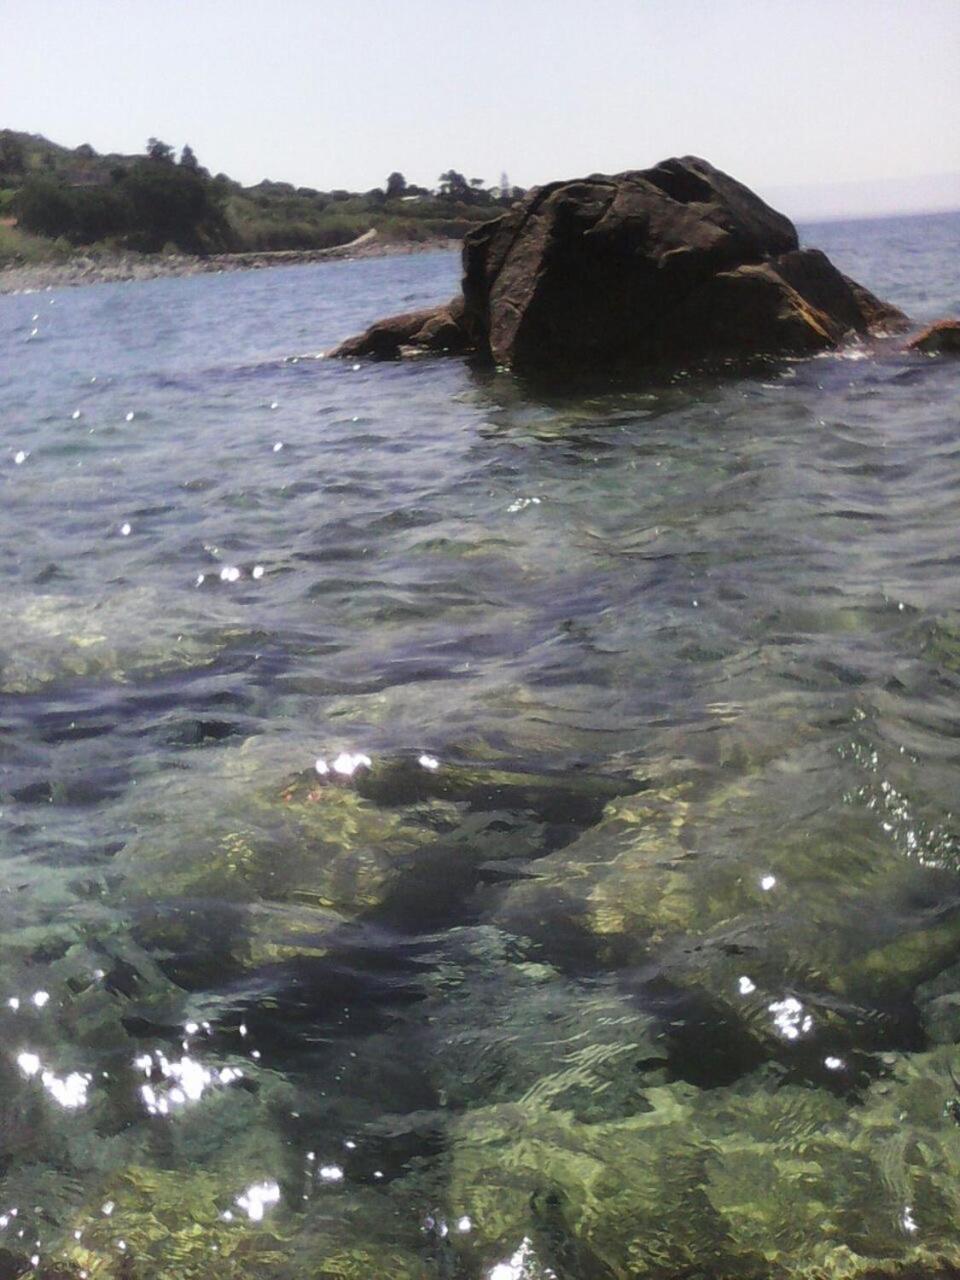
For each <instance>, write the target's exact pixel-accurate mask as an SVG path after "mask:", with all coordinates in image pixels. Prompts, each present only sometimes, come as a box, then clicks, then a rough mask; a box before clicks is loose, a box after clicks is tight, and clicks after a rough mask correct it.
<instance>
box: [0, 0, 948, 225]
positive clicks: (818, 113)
mask: <svg viewBox="0 0 960 1280" xmlns="http://www.w3.org/2000/svg"><path fill="white" fill-rule="evenodd" d="M0 33H2V44H0V126H7V127H10V128H15V129H23V130H27V131H29V132H32V133H43V134H45V135H46V136H47V137H49V138H52V139H53V140H55V141H58V142H63V143H65V144H67V145H70V146H75V145H77V144H78V143H80V142H90V143H92V144H93V146H94V147H96V148H97V150H98V151H109V150H117V151H138V150H141V149H142V148H143V145H144V142H145V140H146V138H147V137H148V136H149V135H156V136H158V137H160V138H163V139H164V140H165V141H167V142H170V143H172V144H174V145H176V146H178V147H179V146H180V145H182V144H183V143H184V142H189V143H190V144H191V146H192V147H193V148H194V150H195V151H196V153H197V155H198V157H199V158H200V160H201V162H202V163H204V164H206V165H207V166H208V167H209V168H211V169H212V170H213V171H214V172H216V171H221V170H222V171H224V172H226V173H229V174H230V175H231V176H232V177H236V178H238V179H240V180H241V181H243V182H245V183H250V182H256V181H259V179H260V178H263V177H270V178H274V179H285V180H288V181H292V182H294V183H297V184H300V185H307V186H314V187H320V188H331V187H347V188H350V189H357V190H365V189H367V188H369V187H372V186H375V185H379V184H381V183H382V182H383V181H384V179H385V178H386V176H387V174H388V173H389V172H390V171H391V170H393V169H400V170H401V171H402V172H403V173H404V174H405V175H406V177H407V179H408V180H409V181H415V182H420V183H424V184H426V185H430V186H433V185H435V183H436V180H437V177H438V175H439V174H440V173H441V172H442V171H443V170H444V169H447V168H450V167H451V166H453V167H454V168H456V169H459V170H461V171H462V172H463V173H465V174H466V176H467V177H468V178H473V177H481V178H484V179H485V180H486V181H487V182H488V183H495V182H497V181H498V180H499V177H500V174H501V172H502V171H506V172H507V173H508V174H509V176H510V179H511V181H512V182H514V183H519V184H521V185H523V186H527V185H531V184H533V183H536V182H542V181H547V180H549V179H551V178H556V177H570V176H575V175H579V174H582V173H589V172H596V171H605V172H616V171H619V170H622V169H627V168H638V167H642V166H644V165H648V164H651V163H654V162H655V161H657V160H659V159H662V158H663V157H665V156H668V155H677V154H684V153H688V152H692V153H695V154H698V155H702V156H704V157H706V158H707V159H708V160H710V161H712V162H713V163H714V164H716V165H718V166H719V167H721V168H724V169H726V170H728V171H729V172H731V173H733V174H734V175H735V176H736V177H738V178H740V179H741V180H743V181H745V182H747V183H748V184H749V185H750V186H752V187H754V188H756V189H758V190H759V191H760V192H761V193H762V194H769V193H771V192H773V193H779V192H780V191H781V190H782V189H783V188H793V187H803V186H807V185H810V184H834V185H835V184H844V183H854V184H856V183H858V182H863V181H868V180H870V181H872V180H876V179H896V180H900V182H901V184H902V183H903V182H904V181H906V187H905V189H904V190H905V191H906V196H905V199H907V201H908V203H909V201H910V198H911V193H913V194H914V195H916V196H917V199H916V200H914V203H920V204H922V203H923V199H922V191H923V190H924V189H925V188H924V186H923V183H922V181H920V180H921V179H924V178H925V177H926V176H928V175H944V174H949V173H958V174H960V0H576V2H574V0H353V3H344V2H342V0H271V2H270V3H267V2H265V0H0ZM858 190H859V188H856V187H855V186H854V187H849V188H846V187H845V188H840V193H839V194H838V195H836V196H835V197H833V198H834V202H835V203H836V202H839V203H840V204H843V203H844V201H846V202H847V203H850V202H851V201H852V202H853V206H856V204H857V201H858V200H860V201H861V203H862V201H863V199H864V196H863V192H862V191H861V192H860V195H859V196H858V195H857V191H858ZM958 190H960V188H958ZM844 192H845V193H846V194H844ZM837 211H838V212H840V211H842V210H837Z"/></svg>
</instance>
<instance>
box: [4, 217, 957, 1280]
mask: <svg viewBox="0 0 960 1280" xmlns="http://www.w3.org/2000/svg"><path fill="white" fill-rule="evenodd" d="M807 238H808V239H810V240H811V241H812V242H814V243H817V244H819V245H820V246H821V247H823V248H824V249H826V250H827V251H828V252H829V253H831V255H832V256H833V257H834V259H835V260H836V261H837V263H838V265H840V266H841V268H843V269H846V270H848V271H849V272H850V273H851V274H853V275H855V276H856V277H857V278H859V279H861V280H863V281H864V282H865V283H866V284H868V285H869V286H870V287H872V288H874V289H875V290H876V291H877V292H879V293H881V294H882V295H884V296H886V297H890V298H891V299H892V300H893V301H896V302H898V303H899V304H900V305H901V306H904V307H905V308H906V309H907V310H908V311H909V312H910V313H911V315H912V316H914V317H915V318H916V319H917V320H918V321H919V320H926V319H933V318H935V317H937V316H939V315H944V314H950V313H958V312H960V293H958V279H957V275H956V249H957V242H958V238H960V215H950V216H941V217H931V218H913V219H901V220H891V221H884V222H876V223H859V224H853V223H848V224H834V225H829V226H822V227H819V228H815V229H813V228H811V229H810V231H809V235H808V237H807ZM457 275H458V263H457V261H456V259H455V258H454V257H453V256H451V255H425V256H422V257H414V258H403V259H393V260H380V261H366V262H356V263H336V264H328V265H323V266H316V267H299V268H289V269H286V270H278V271H270V272H263V273H250V274H244V275H225V276H220V277H216V276H200V277H195V278H192V279H182V280H159V281H154V282H151V283H147V284H130V285H104V286H93V287H90V288H86V289H78V290H73V291H69V290H63V291H56V292H42V293H36V294H28V295H19V296H11V297H6V298H2V299H0V343H2V349H3V351H4V353H5V360H4V364H3V368H2V369H0V405H2V411H0V412H2V424H3V431H2V441H0V449H2V454H0V548H2V558H0V619H2V627H0V841H2V846H0V852H2V860H0V975H2V977H0V982H2V989H0V1276H4V1277H6V1276H11V1277H14V1276H19V1275H21V1274H24V1273H27V1272H29V1273H31V1274H39V1275H42V1276H47V1277H49V1278H50V1280H53V1278H54V1277H58V1278H61V1280H62V1278H63V1277H70V1278H74V1277H77V1278H82V1277H84V1276H89V1277H116V1278H117V1280H134V1278H137V1280H139V1278H142V1280H148V1278H152V1277H171V1280H173V1278H179V1277H211V1278H212V1277H218V1278H220V1277H237V1278H238V1280H239V1277H244V1278H245V1280H247V1278H249V1277H277V1278H279V1277H308V1276H309V1277H338V1278H341V1277H342V1278H344V1280H348V1278H350V1280H352V1278H354V1277H355V1278H357V1280H360V1278H361V1277H362V1278H368V1277H374V1276H376V1277H379V1276H383V1277H401V1278H403V1277H409V1278H414V1277H427V1278H429V1277H463V1278H464V1280H471V1278H475V1277H490V1278H491V1280H511V1278H512V1280H519V1278H520V1277H530V1278H534V1277H536V1278H538V1280H545V1278H546V1277H551V1276H556V1277H559V1278H560V1280H581V1278H583V1280H594V1278H596V1280H609V1278H610V1277H628V1276H635V1275H646V1274H650V1275H654V1276H660V1275H662V1276H677V1275H688V1276H704V1277H708V1276H727V1275H731V1276H732V1275H736V1276H738V1277H749V1276H757V1277H761V1276H768V1275H769V1276H774V1275H776V1276H783V1275H786V1274H790V1275H794V1274H811V1275H813V1274H816V1275H818V1276H821V1275H823V1274H825V1273H826V1274H836V1275H844V1276H856V1275H860V1274H863V1275H867V1274H874V1273H878V1269H884V1268H886V1269H893V1270H896V1269H898V1268H901V1267H904V1266H907V1265H910V1264H916V1263H919V1264H923V1265H926V1266H929V1267H931V1268H936V1267H942V1268H944V1269H946V1268H948V1267H949V1266H951V1265H953V1266H957V1265H960V1246H958V1244H957V1233H956V1222H957V1215H958V1212H960V1052H958V1050H957V1047H956V1043H957V1041H958V1040H960V819H958V818H957V816H956V814H955V812H954V809H955V805H956V796H957V781H958V776H960V775H958V746H957V743H958V739H960V594H958V588H957V581H958V578H957V569H958V563H960V551H958V543H957V528H958V516H960V438H958V426H960V380H958V366H957V364H956V362H952V363H951V362H950V361H949V360H946V359H930V358H924V357H918V356H905V355H902V354H897V353H896V351H895V350H892V349H886V350H884V349H881V350H880V351H879V352H867V351H865V350H863V349H861V348H858V347H852V348H850V349H848V350H846V351H845V352H843V353H841V354H840V355H836V356H833V355H832V356H828V357H824V358H819V359H814V360H808V361H799V362H779V363H772V364H769V365H767V366H765V367H763V368H760V369H758V370H754V371H753V372H751V373H750V374H749V375H742V374H734V373H731V374H729V375H728V376H725V377H720V376H711V377H709V378H708V377H703V376H700V377H696V376H692V375H691V376H678V377H676V378H674V379H672V380H670V381H666V380H665V381H663V382H662V383H660V384H658V385H656V386H654V387H646V388H644V387H639V388H638V387H636V386H625V385H622V384H616V385H610V384H608V383H604V382H602V381H599V380H598V381H597V382H596V383H594V384H591V385H576V386H575V385H571V384H569V383H568V384H565V385H561V386H553V387H545V386H542V385H532V384H527V383H525V382H524V381H522V380H520V379H517V378H515V377H512V376H510V375H507V374H502V373H492V372H487V371H482V370H472V369H471V368H469V367H468V366H467V365H465V364H464V363H463V362H461V361H459V360H447V361H442V360H441V361H423V362H418V363H411V364H406V365H395V366H394V365H363V366H351V365H350V364H341V363H332V362H328V361H325V360H324V359H322V358H320V357H319V355H318V354H317V353H319V352H321V351H322V350H323V349H324V348H325V347H328V346H330V345H331V344H332V343H333V342H334V341H336V340H338V339H339V338H341V337H343V336H345V335H347V334H349V333H352V332H354V331H356V330H357V329H359V328H361V327H362V326H363V325H364V324H366V323H367V322H368V321H369V320H371V319H373V318H375V317H376V316H378V315H380V314H382V313H384V312H388V311H392V310H398V311H399V310H407V309H412V308H413V307H415V306H418V305H423V304H426V303H429V302H431V301H434V300H437V299H440V298H443V297H445V296H447V295H449V294H451V293H452V292H453V291H454V289H455V288H456V283H457Z"/></svg>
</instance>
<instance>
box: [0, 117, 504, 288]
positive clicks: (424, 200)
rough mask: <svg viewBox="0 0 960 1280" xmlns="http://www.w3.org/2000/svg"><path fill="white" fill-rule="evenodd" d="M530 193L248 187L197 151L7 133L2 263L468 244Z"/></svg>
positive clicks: (1, 139)
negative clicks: (367, 236) (368, 241)
mask: <svg viewBox="0 0 960 1280" xmlns="http://www.w3.org/2000/svg"><path fill="white" fill-rule="evenodd" d="M520 194H522V193H521V192H519V190H518V189H516V188H514V189H511V190H510V191H507V192H502V191H501V190H499V189H498V188H493V189H486V188H484V186H483V184H482V183H481V182H479V181H478V180H476V179H474V180H473V181H471V182H468V181H467V180H466V179H465V178H464V177H463V176H462V175H461V174H459V173H457V172H456V171H455V170H450V171H448V172H447V173H446V174H443V175H441V178H440V179H439V185H438V189H437V190H435V191H428V190H426V189H425V188H422V187H415V186H409V185H408V184H407V183H406V182H405V181H404V179H403V176H402V174H400V173H393V174H391V175H390V176H389V178H388V179H387V181H386V182H385V184H384V186H383V187H376V188H374V189H373V190H372V191H367V192H362V193H361V192H349V191H317V190H313V189H311V188H307V187H294V186H292V185H291V184H290V183H286V182H272V181H263V182H260V183H258V184H257V185H256V186H252V187H244V186H242V185H241V184H240V183H238V182H234V181H233V180H232V179H231V178H229V177H228V176H227V175H226V174H223V173H220V174H217V175H216V176H211V174H210V172H209V171H208V170H207V169H205V168H203V167H202V166H201V165H200V163H199V162H198V161H197V159H196V157H195V156H194V155H193V152H192V151H191V150H190V148H189V147H185V148H184V149H183V151H182V152H181V154H180V157H179V159H178V158H177V157H176V156H175V154H174V151H173V149H172V148H171V147H168V146H167V145H166V144H165V143H162V142H159V141H158V140H157V139H153V138H151V139H150V140H149V142H148V144H147V150H146V152H145V153H144V154H141V155H133V156H129V155H121V154H118V153H112V154H109V155H100V154H98V153H97V152H96V151H95V150H94V149H93V148H92V147H90V146H88V145H83V146H80V147H76V148H74V149H70V148H68V147H62V146H59V145H58V144H57V143H55V142H50V141H49V140H48V139H46V138H43V137H41V136H40V135H37V134H26V133H17V132H15V131H13V130H9V129H5V130H0V263H3V262H5V261H7V262H10V261H20V262H36V261H51V260H56V259H57V258H61V257H64V256H68V255H69V254H70V253H71V252H73V250H74V249H76V248H79V247H83V248H85V249H90V248H92V249H93V250H94V251H95V252H111V251H116V250H135V251H138V252H147V253H156V252H162V251H164V250H172V249H177V250H179V251H182V252H188V253H200V254H203V253H211V252H222V251H231V252H269V251H274V250H290V249H324V248H329V247H331V246H335V245H338V244H345V243H347V242H348V241H350V240H352V239H354V238H355V237H356V236H359V235H361V234H363V233H364V232H365V231H369V230H371V229H376V230H377V232H378V233H379V235H380V236H381V237H382V238H384V239H386V240H388V241H389V240H395V241H406V242H410V241H430V240H433V239H438V238H444V239H449V238H458V237H460V236H462V235H463V234H464V233H465V231H466V230H467V229H468V228H469V227H470V226H471V225H472V224H474V223H476V222H483V221H486V220H487V219H489V218H491V217H495V216H496V215H497V214H498V213H500V212H501V211H502V208H503V206H504V205H507V204H509V203H511V201H512V200H513V199H514V198H516V197H517V196H519V195H520Z"/></svg>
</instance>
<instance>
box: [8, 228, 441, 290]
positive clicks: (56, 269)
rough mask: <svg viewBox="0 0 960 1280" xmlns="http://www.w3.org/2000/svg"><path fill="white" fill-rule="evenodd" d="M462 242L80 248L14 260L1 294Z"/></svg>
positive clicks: (394, 253) (435, 248)
mask: <svg viewBox="0 0 960 1280" xmlns="http://www.w3.org/2000/svg"><path fill="white" fill-rule="evenodd" d="M459 248H460V241H459V240H427V241H383V240H379V239H373V240H369V241H366V242H365V243H363V244H356V245H354V244H347V245H342V246H337V247H335V248H333V249H303V250H301V249H292V250H284V251H280V252H276V253H221V254H213V255H211V256H210V257H207V258H198V257H194V256H192V255H190V254H168V255H160V254H157V255H147V254H138V253H125V254H118V255H116V256H115V257H110V258H101V257H93V256H91V255H85V254H78V255H77V256H76V257H73V258H70V259H68V260H67V261H66V262H41V263H30V264H19V265H17V264H14V265H10V266H5V267H3V268H0V294H4V293H36V292H39V291H40V290H45V289H63V288H73V287H76V286H78V285H85V284H114V283H118V282H121V281H134V280H138V281H139V280H157V279H160V278H161V277H164V276H194V275H206V274H209V273H211V272H225V271H262V270H264V269H266V268H270V267H284V266H300V265H303V264H305V263H318V262H344V261H353V260H356V259H359V258H386V257H395V256H402V255H405V254H411V253H435V252H437V251H440V250H454V249H459Z"/></svg>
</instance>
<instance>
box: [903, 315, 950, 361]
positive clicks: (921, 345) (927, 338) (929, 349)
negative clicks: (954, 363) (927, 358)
mask: <svg viewBox="0 0 960 1280" xmlns="http://www.w3.org/2000/svg"><path fill="white" fill-rule="evenodd" d="M907 349H908V350H909V351H922V352H923V353H924V354H925V355H943V354H949V355H960V320H938V321H937V322H936V324H931V325H929V326H928V327H927V328H926V329H924V330H923V332H922V333H918V334H917V336H916V337H915V338H911V339H910V341H909V342H908V343H907Z"/></svg>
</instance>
